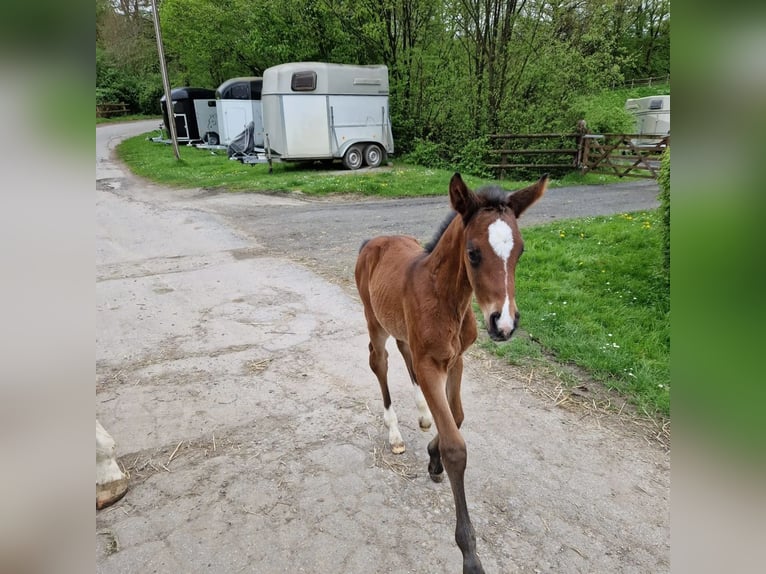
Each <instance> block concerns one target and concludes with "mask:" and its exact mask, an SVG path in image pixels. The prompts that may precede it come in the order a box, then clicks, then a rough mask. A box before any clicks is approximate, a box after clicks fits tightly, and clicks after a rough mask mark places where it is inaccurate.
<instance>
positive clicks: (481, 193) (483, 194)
mask: <svg viewBox="0 0 766 574" xmlns="http://www.w3.org/2000/svg"><path fill="white" fill-rule="evenodd" d="M476 196H477V197H478V199H479V209H497V210H502V209H503V208H505V207H508V192H507V191H506V190H504V189H502V188H500V187H498V186H496V185H491V186H487V187H483V188H481V189H480V190H478V191H477V192H476ZM456 215H457V213H456V212H454V211H453V212H451V213H450V214H449V215H448V216H447V217H446V218H445V219H444V221H442V223H441V225H440V226H439V229H437V230H436V233H434V236H433V239H431V241H429V242H428V243H426V246H425V248H424V249H425V250H426V253H431V252H433V250H434V249H436V245H437V244H438V243H439V240H440V239H441V238H442V235H444V232H445V231H447V228H448V227H449V224H450V223H452V220H453V219H455V216H456ZM468 221H470V218H469V219H468V220H466V221H464V222H463V223H466V224H467V223H468Z"/></svg>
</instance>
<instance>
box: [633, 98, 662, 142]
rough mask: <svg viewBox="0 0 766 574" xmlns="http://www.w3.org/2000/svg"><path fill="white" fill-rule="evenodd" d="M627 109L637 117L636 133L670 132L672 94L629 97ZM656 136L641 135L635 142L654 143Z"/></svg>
mask: <svg viewBox="0 0 766 574" xmlns="http://www.w3.org/2000/svg"><path fill="white" fill-rule="evenodd" d="M625 109H626V110H627V111H628V112H630V113H631V114H632V115H633V116H635V118H636V133H637V134H638V135H639V136H643V135H644V134H646V135H649V136H666V135H668V134H669V133H670V96H648V97H645V98H635V99H629V100H627V101H626V102H625ZM658 142H659V140H658V139H657V138H656V137H650V138H644V137H639V139H638V140H636V142H635V143H637V144H639V145H654V144H656V143H658Z"/></svg>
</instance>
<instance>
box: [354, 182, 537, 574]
mask: <svg viewBox="0 0 766 574" xmlns="http://www.w3.org/2000/svg"><path fill="white" fill-rule="evenodd" d="M547 186H548V177H547V176H543V177H542V178H541V179H540V180H539V181H538V182H537V183H535V184H534V185H531V186H529V187H526V188H524V189H521V190H519V191H516V192H514V193H512V194H508V193H506V192H504V191H502V190H501V189H499V188H497V187H490V188H486V189H484V190H480V191H479V192H478V193H474V192H472V191H471V190H470V189H468V187H466V185H465V183H464V182H463V180H462V178H461V177H460V174H457V173H456V174H455V175H454V176H453V177H452V179H451V181H450V185H449V197H450V204H451V205H452V208H453V209H454V211H455V213H454V214H452V215H451V216H450V218H449V219H448V220H447V221H446V222H445V224H444V226H443V228H442V230H441V231H440V234H439V235H437V237H436V238H435V239H434V241H433V242H432V243H431V244H430V245H428V246H427V247H426V248H425V250H424V249H423V248H422V247H421V246H420V244H419V243H418V241H417V240H416V239H415V238H413V237H407V236H384V237H376V238H374V239H371V240H369V241H367V242H365V243H364V244H363V245H362V248H361V250H360V251H359V257H358V259H357V262H356V269H355V278H356V285H357V289H358V290H359V295H360V296H361V299H362V303H364V315H365V317H366V319H367V328H368V330H369V334H370V344H369V348H370V368H371V369H372V371H373V372H374V373H375V375H376V377H377V378H378V382H379V383H380V390H381V392H382V394H383V406H384V416H383V418H384V421H385V423H386V425H387V426H388V428H389V443H390V445H391V450H392V451H393V452H394V453H400V452H404V449H405V447H404V442H403V441H402V438H401V434H400V432H399V428H398V421H397V418H396V413H395V412H394V409H393V407H392V405H391V396H390V395H389V392H388V353H387V351H386V341H387V340H388V337H394V338H395V339H396V343H397V346H398V348H399V351H400V352H401V354H402V356H403V357H404V361H405V363H406V365H407V370H408V372H409V375H410V378H411V380H412V383H413V385H414V387H415V393H416V403H417V405H418V410H419V412H420V417H419V422H420V426H421V428H422V429H423V430H426V429H428V428H429V427H430V425H431V420H432V417H433V421H434V422H435V423H436V430H437V434H436V436H435V437H434V438H433V440H431V442H430V443H429V444H428V454H429V457H430V461H429V464H428V472H429V475H430V476H431V479H432V480H434V481H436V482H438V481H440V480H441V478H442V476H443V475H442V473H443V471H444V469H445V468H446V469H447V475H448V476H449V481H450V485H451V486H452V494H453V496H454V500H455V510H456V515H457V527H456V529H455V540H456V542H457V545H458V547H459V548H460V550H461V552H462V553H463V572H464V573H470V574H479V573H483V572H484V569H483V568H482V565H481V561H480V560H479V557H478V555H477V554H476V535H475V533H474V529H473V525H472V524H471V519H470V517H469V516H468V507H467V505H466V499H465V489H464V484H463V476H464V474H465V467H466V459H467V455H466V445H465V440H464V439H463V437H462V435H461V434H460V425H461V424H462V422H463V406H462V403H461V400H460V383H461V379H462V375H463V353H464V352H465V350H466V349H467V348H468V347H469V346H470V345H471V344H472V343H473V342H474V341H475V340H476V335H477V330H476V319H475V317H474V315H473V312H472V310H471V296H472V295H475V297H476V301H477V303H478V305H479V308H480V309H481V311H482V314H483V315H484V323H485V324H486V326H487V331H488V333H489V336H490V337H491V338H492V339H493V340H495V341H505V340H508V339H509V338H510V336H511V335H512V334H513V332H514V331H515V329H516V326H517V324H518V320H519V313H518V310H517V307H516V299H515V268H516V263H517V262H518V260H519V257H520V256H521V253H522V251H523V250H524V247H523V241H522V238H521V234H520V233H519V228H518V224H517V222H516V219H517V218H518V217H519V216H520V215H521V214H522V213H523V212H524V211H525V210H526V209H527V208H528V207H529V206H530V205H532V204H533V203H534V202H535V201H537V200H538V199H539V198H540V197H541V196H542V195H543V193H544V192H545V189H546V188H547ZM442 465H443V466H442Z"/></svg>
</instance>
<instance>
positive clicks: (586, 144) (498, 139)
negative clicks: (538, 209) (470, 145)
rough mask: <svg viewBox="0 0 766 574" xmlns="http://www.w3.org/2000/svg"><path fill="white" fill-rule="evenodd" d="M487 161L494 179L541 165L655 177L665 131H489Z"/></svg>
mask: <svg viewBox="0 0 766 574" xmlns="http://www.w3.org/2000/svg"><path fill="white" fill-rule="evenodd" d="M489 142H490V149H489V159H490V161H489V163H487V164H486V165H487V167H488V168H490V169H491V170H492V171H494V173H495V177H497V178H498V179H504V178H505V177H507V176H514V177H521V178H524V177H529V176H530V174H539V173H542V172H544V171H548V172H552V174H556V173H559V174H561V173H566V172H570V171H574V170H576V169H579V170H580V171H581V172H583V173H586V172H593V173H604V174H610V175H616V176H618V177H625V176H633V177H647V178H655V179H656V178H657V175H658V173H659V168H660V159H661V157H662V152H664V151H665V148H666V147H668V146H669V145H670V136H669V135H665V136H663V135H653V134H589V133H587V132H585V130H583V131H581V132H579V133H570V134H495V135H491V136H489Z"/></svg>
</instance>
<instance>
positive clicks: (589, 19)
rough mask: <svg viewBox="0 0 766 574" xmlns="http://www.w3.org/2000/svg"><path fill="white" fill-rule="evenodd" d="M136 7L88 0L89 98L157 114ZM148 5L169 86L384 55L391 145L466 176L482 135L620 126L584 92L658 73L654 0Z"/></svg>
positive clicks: (141, 15) (663, 7)
mask: <svg viewBox="0 0 766 574" xmlns="http://www.w3.org/2000/svg"><path fill="white" fill-rule="evenodd" d="M145 5H146V2H145V0H139V2H138V3H132V4H121V6H122V8H121V9H120V11H116V10H115V8H114V4H113V3H110V2H107V1H106V0H99V1H98V2H97V4H96V31H97V47H98V49H99V50H101V51H102V52H103V55H102V56H99V55H98V53H97V69H98V77H97V82H96V88H97V98H98V99H100V100H102V101H103V100H107V99H110V100H114V99H117V100H120V101H125V102H126V103H129V105H130V106H131V109H132V111H136V112H145V113H156V111H157V109H158V108H157V106H158V103H157V101H156V100H158V99H159V94H160V93H161V81H160V76H159V74H158V65H157V54H156V46H155V45H154V34H153V27H152V24H151V19H150V18H148V12H147V11H146V10H145V9H143V8H142V7H145ZM124 10H127V12H123V11H124ZM160 15H161V22H162V27H163V36H164V40H165V52H166V57H167V62H168V68H169V74H170V79H171V84H172V86H173V87H178V86H182V85H187V86H199V87H208V88H216V87H217V86H218V85H220V84H221V83H222V82H223V81H224V80H226V79H229V78H232V77H235V76H252V75H254V76H258V75H262V73H263V71H264V70H265V69H266V68H268V67H270V66H273V65H276V64H281V63H284V62H288V61H311V60H316V61H326V62H339V63H350V64H379V63H383V64H386V65H387V66H388V68H389V80H390V113H391V118H392V124H393V125H392V127H393V132H394V137H395V140H396V145H397V150H398V153H400V154H402V153H404V154H409V153H414V154H415V157H416V158H419V157H420V156H423V155H424V154H425V152H426V151H429V150H426V149H424V148H423V147H422V144H418V143H417V142H418V141H419V140H422V141H429V142H432V143H435V144H438V145H439V146H441V147H440V148H439V149H438V150H437V152H436V153H434V150H430V151H429V153H428V154H425V155H426V156H428V157H426V158H424V159H425V161H427V162H428V163H429V164H431V165H434V164H439V162H442V163H457V164H458V165H459V166H461V169H464V170H471V171H475V172H477V173H479V172H480V166H479V165H478V163H476V162H475V158H476V157H478V155H477V152H481V149H480V148H481V144H480V143H479V142H478V141H477V138H481V137H483V136H486V135H487V134H490V133H502V132H505V133H511V132H513V133H532V132H552V131H562V132H568V131H571V130H572V129H573V126H574V125H575V122H576V121H577V120H579V119H581V118H582V117H585V119H586V120H587V121H588V123H589V124H590V127H591V129H592V130H593V131H629V130H626V129H625V128H626V126H627V125H628V118H627V117H626V115H625V113H624V111H623V109H622V108H623V107H624V99H623V101H622V102H619V105H618V106H616V107H614V106H611V105H610V106H603V105H600V104H599V103H598V102H597V101H592V100H590V99H589V98H591V97H592V95H593V94H598V93H600V92H601V91H602V90H604V89H605V88H608V87H610V86H613V85H617V84H619V83H620V82H622V81H623V80H624V79H626V78H634V77H636V76H637V75H638V76H641V75H644V76H646V75H662V74H666V73H668V71H669V56H668V55H669V34H670V25H669V22H670V20H669V3H668V1H667V0H649V1H644V2H634V1H632V0H631V1H629V2H619V3H613V2H602V1H601V0H585V1H584V2H581V3H579V4H578V6H577V8H576V9H572V8H571V7H570V6H569V5H568V4H567V3H563V4H562V3H549V2H538V1H536V0H535V1H532V2H510V3H509V2H504V1H502V0H489V1H487V2H462V3H460V2H458V3H456V2H445V1H444V0H386V1H385V2H383V3H380V2H370V1H366V0H365V1H363V2H327V1H326V0H262V1H259V2H255V3H254V2H251V1H249V0H163V2H162V3H161V4H160ZM470 142H474V143H470ZM418 146H420V147H419V148H418ZM464 148H465V149H464ZM429 154H430V155H429ZM437 160H438V161H437ZM418 161H420V159H418ZM477 170H479V171H477Z"/></svg>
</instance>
